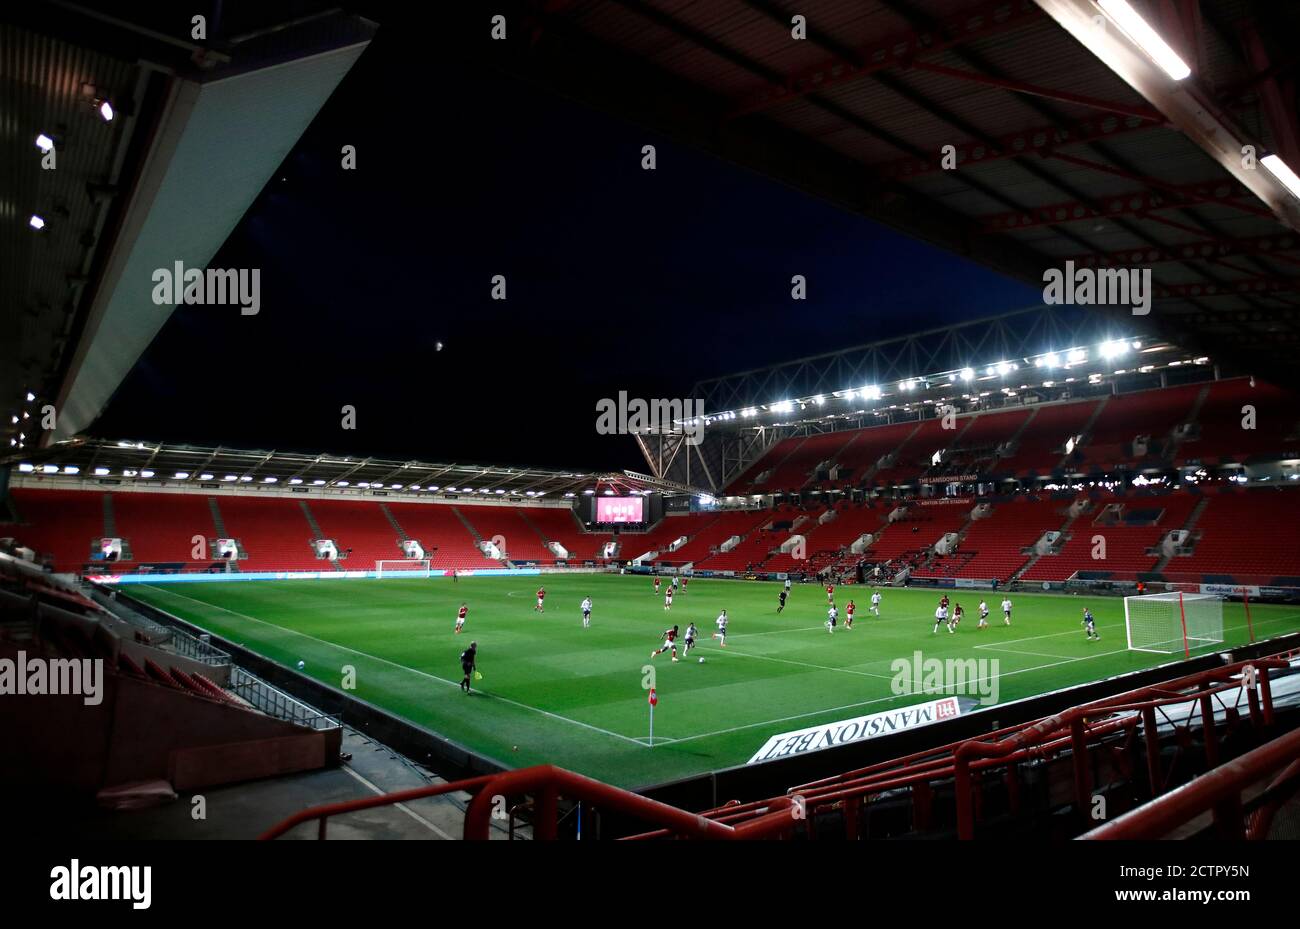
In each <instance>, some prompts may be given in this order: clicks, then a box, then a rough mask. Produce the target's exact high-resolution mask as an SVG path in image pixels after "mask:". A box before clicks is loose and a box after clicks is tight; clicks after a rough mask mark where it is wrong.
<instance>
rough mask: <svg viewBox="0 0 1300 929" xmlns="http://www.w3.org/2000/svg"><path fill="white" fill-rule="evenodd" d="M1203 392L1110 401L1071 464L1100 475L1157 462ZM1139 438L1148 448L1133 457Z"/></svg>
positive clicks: (1189, 389)
mask: <svg viewBox="0 0 1300 929" xmlns="http://www.w3.org/2000/svg"><path fill="white" fill-rule="evenodd" d="M1203 390H1205V387H1204V386H1203V385H1201V384H1190V385H1186V386H1182V387H1170V388H1167V389H1164V390H1143V391H1138V392H1136V393H1132V394H1119V395H1116V396H1112V397H1110V398H1109V399H1108V401H1107V402H1106V404H1105V405H1104V406H1103V407H1102V409H1101V413H1100V415H1098V417H1097V420H1096V422H1094V423H1093V425H1092V428H1091V429H1090V430H1089V431H1088V434H1087V437H1086V439H1085V440H1084V442H1083V446H1082V448H1081V449H1077V450H1076V451H1075V453H1074V461H1075V463H1077V464H1079V465H1081V466H1083V467H1084V468H1085V469H1087V470H1103V471H1104V470H1109V469H1113V468H1116V467H1119V466H1121V465H1125V464H1130V463H1135V462H1140V461H1143V460H1155V459H1158V457H1159V456H1160V455H1161V454H1162V453H1163V452H1165V451H1166V450H1167V449H1168V447H1169V442H1168V439H1169V437H1170V433H1172V432H1173V430H1174V428H1175V427H1176V426H1179V425H1181V424H1183V423H1186V422H1188V421H1190V419H1191V417H1192V414H1193V405H1194V404H1195V402H1196V400H1197V398H1198V397H1199V396H1200V395H1201V393H1202V391H1203ZM1139 436H1149V437H1150V439H1151V446H1150V447H1149V449H1148V450H1147V453H1146V454H1143V455H1138V454H1135V452H1134V448H1133V443H1134V440H1135V439H1137V438H1138V437H1139Z"/></svg>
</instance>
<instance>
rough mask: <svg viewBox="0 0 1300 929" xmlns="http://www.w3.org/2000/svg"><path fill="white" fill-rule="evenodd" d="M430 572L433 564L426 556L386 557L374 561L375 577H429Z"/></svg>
mask: <svg viewBox="0 0 1300 929" xmlns="http://www.w3.org/2000/svg"><path fill="white" fill-rule="evenodd" d="M432 573H433V565H432V563H431V562H430V561H429V559H428V558H386V559H383V560H382V561H376V562H375V577H384V576H388V577H392V576H394V575H402V576H408V577H409V576H411V575H414V576H416V577H429V576H430V575H431V574H432Z"/></svg>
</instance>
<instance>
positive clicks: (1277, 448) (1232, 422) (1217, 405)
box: [1177, 378, 1300, 464]
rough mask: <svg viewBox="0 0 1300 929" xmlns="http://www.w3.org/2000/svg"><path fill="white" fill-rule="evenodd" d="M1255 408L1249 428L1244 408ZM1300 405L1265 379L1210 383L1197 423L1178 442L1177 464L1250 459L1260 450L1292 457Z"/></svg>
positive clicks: (1299, 437)
mask: <svg viewBox="0 0 1300 929" xmlns="http://www.w3.org/2000/svg"><path fill="white" fill-rule="evenodd" d="M1247 406H1251V407H1253V408H1254V425H1255V428H1253V429H1246V428H1244V426H1243V420H1244V419H1245V418H1246V412H1245V408H1246V407H1247ZM1298 433H1300V410H1297V408H1296V404H1295V398H1294V397H1293V396H1291V395H1290V394H1288V393H1286V392H1285V391H1283V390H1280V389H1279V388H1276V387H1273V386H1271V385H1269V384H1263V383H1260V384H1256V385H1255V386H1254V387H1252V386H1251V382H1250V379H1249V378H1236V379H1234V380H1230V381H1219V382H1217V383H1215V384H1213V385H1211V386H1210V392H1209V395H1208V396H1207V397H1206V399H1205V403H1204V404H1203V405H1202V407H1201V411H1200V416H1199V417H1198V418H1197V423H1196V428H1195V430H1194V431H1193V433H1192V435H1190V436H1189V437H1188V438H1187V439H1186V440H1184V441H1183V443H1182V444H1181V445H1180V446H1179V448H1178V458H1177V463H1178V464H1185V463H1187V462H1188V461H1193V460H1195V461H1199V462H1202V463H1205V464H1222V463H1225V462H1233V461H1235V462H1242V461H1248V460H1250V459H1251V458H1254V457H1256V456H1259V455H1267V454H1274V455H1278V456H1280V457H1296V454H1295V451H1296V449H1298V448H1300V434H1298Z"/></svg>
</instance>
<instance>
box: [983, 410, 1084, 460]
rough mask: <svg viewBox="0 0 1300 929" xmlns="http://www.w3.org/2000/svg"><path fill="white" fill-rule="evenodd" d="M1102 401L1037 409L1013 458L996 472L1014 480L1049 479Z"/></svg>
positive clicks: (1012, 455) (1018, 441) (1018, 442)
mask: <svg viewBox="0 0 1300 929" xmlns="http://www.w3.org/2000/svg"><path fill="white" fill-rule="evenodd" d="M1100 403H1101V401H1098V400H1083V401H1067V402H1061V403H1052V404H1047V405H1045V406H1041V407H1038V408H1037V409H1036V410H1035V412H1034V416H1033V419H1031V420H1030V421H1029V423H1028V424H1027V425H1026V426H1025V429H1024V431H1023V432H1022V433H1021V434H1020V438H1019V440H1017V442H1016V445H1015V449H1014V451H1013V452H1012V453H1011V455H1010V456H1008V457H1007V458H1004V459H1003V460H1001V461H999V462H998V464H997V467H996V468H995V471H997V472H1000V473H1002V474H1010V475H1012V476H1015V477H1026V476H1032V475H1037V474H1041V475H1048V474H1051V473H1052V472H1053V471H1056V470H1057V469H1058V467H1059V466H1060V464H1061V462H1062V461H1063V460H1064V458H1065V443H1066V442H1067V441H1069V440H1070V439H1071V438H1073V437H1075V436H1077V435H1079V434H1080V433H1082V432H1083V430H1084V428H1085V426H1087V424H1088V422H1089V420H1091V419H1092V417H1093V415H1094V414H1095V413H1096V412H1097V408H1098V406H1099V404H1100Z"/></svg>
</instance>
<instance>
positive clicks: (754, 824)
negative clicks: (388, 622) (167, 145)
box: [261, 653, 1300, 840]
mask: <svg viewBox="0 0 1300 929" xmlns="http://www.w3.org/2000/svg"><path fill="white" fill-rule="evenodd" d="M1288 654H1290V653H1288ZM1247 665H1253V666H1254V667H1256V668H1258V669H1259V670H1261V671H1264V672H1265V673H1263V674H1261V675H1260V676H1259V679H1258V684H1259V689H1260V699H1259V701H1258V703H1259V704H1260V706H1258V707H1257V705H1256V700H1255V694H1254V690H1253V689H1252V690H1251V691H1250V694H1249V697H1250V709H1251V715H1252V717H1255V715H1256V713H1257V711H1258V712H1259V713H1260V714H1261V717H1262V722H1263V723H1264V725H1265V726H1267V725H1268V724H1270V723H1271V721H1272V700H1271V693H1270V690H1269V681H1268V674H1267V670H1268V669H1270V668H1284V667H1287V666H1288V662H1287V661H1286V659H1285V658H1281V657H1276V656H1274V657H1267V658H1257V659H1253V660H1250V661H1242V662H1237V663H1235V664H1232V665H1227V666H1225V667H1221V668H1214V669H1211V670H1208V671H1202V672H1199V673H1197V674H1191V675H1187V676H1185V677H1181V678H1177V679H1175V680H1172V681H1169V682H1166V683H1164V684H1161V685H1158V686H1150V687H1142V688H1138V689H1136V690H1133V691H1130V692H1128V693H1124V694H1118V695H1115V696H1111V697H1107V698H1104V699H1101V700H1096V701H1094V702H1092V703H1088V704H1084V705H1083V706H1078V707H1073V708H1071V709H1069V710H1066V711H1065V712H1063V713H1060V714H1058V715H1056V716H1050V717H1046V718H1044V719H1040V720H1037V721H1034V722H1030V723H1022V724H1019V725H1017V726H1012V727H1008V728H1004V729H999V730H997V731H996V732H992V733H986V734H985V735H983V736H980V737H978V738H975V739H969V740H966V741H964V742H958V743H952V744H951V745H948V746H944V747H942V748H937V749H928V750H925V751H922V752H917V753H915V754H913V755H909V756H907V757H906V758H903V759H894V760H892V761H888V762H882V763H879V764H875V765H871V766H869V767H866V768H861V769H858V770H857V771H851V772H846V773H845V774H841V775H839V776H838V777H833V778H825V779H822V780H819V781H814V782H812V783H810V784H806V785H803V786H802V787H799V788H794V790H793V791H792V792H791V793H790V794H787V795H783V796H780V797H775V798H772V799H769V800H764V801H756V802H750V803H744V804H734V803H733V804H729V805H726V806H722V807H719V808H716V809H713V810H709V811H706V812H704V813H690V812H687V811H685V810H681V809H678V808H676V807H672V806H669V805H667V804H665V803H660V802H658V801H655V800H651V799H649V798H647V797H643V796H641V795H639V794H635V793H632V792H630V791H626V790H622V789H620V788H618V787H613V786H610V785H609V784H604V783H601V782H600V781H596V780H593V779H591V778H588V777H584V776H583V775H581V774H575V773H574V772H572V771H568V770H565V769H564V768H558V767H554V766H552V765H538V766H536V767H532V768H522V769H520V770H517V771H506V772H502V773H500V774H494V775H484V776H481V777H476V778H469V779H466V780H461V781H453V782H450V783H447V784H439V785H434V786H429V787H419V788H415V789H413V790H406V791H401V792H398V793H393V794H385V795H380V796H375V797H367V798H364V799H360V800H348V801H343V802H341V803H333V804H326V805H323V806H318V807H313V808H311V809H308V810H303V811H302V812H300V813H297V814H295V815H293V816H291V817H289V818H288V819H286V820H285V821H284V822H282V823H279V824H278V825H276V826H273V827H272V828H271V829H269V830H267V831H266V832H265V833H264V834H263V835H262V836H261V838H262V839H274V838H277V837H279V836H281V835H283V834H284V833H285V832H287V831H288V830H290V829H292V828H294V827H295V826H298V825H300V824H301V823H304V822H309V821H311V820H317V821H318V822H319V830H318V836H319V837H320V838H324V837H325V831H326V823H327V822H328V820H329V818H330V817H331V816H337V815H340V814H343V813H350V812H354V811H357V810H364V809H371V808H374V807H378V806H387V805H389V804H394V803H402V802H405V801H408V800H419V799H422V798H425V797H434V796H438V795H440V794H446V793H453V792H457V791H464V792H466V793H470V794H472V795H473V799H472V800H471V801H470V805H469V807H468V809H467V810H466V814H465V827H464V835H465V838H467V839H486V838H487V837H488V834H489V829H490V824H491V817H492V814H493V808H494V806H496V804H495V798H497V797H511V796H520V795H524V794H527V795H531V796H533V797H534V800H535V810H536V813H537V815H536V816H535V818H534V822H533V828H534V837H535V838H538V839H553V838H555V837H556V830H557V825H558V821H559V817H558V800H559V798H560V797H561V796H564V797H567V798H568V799H571V800H577V801H580V802H582V803H586V804H591V805H594V806H596V807H599V808H600V809H604V810H610V811H614V812H618V813H623V814H625V815H627V816H631V817H635V818H637V819H640V820H643V821H645V822H647V823H648V824H651V826H652V828H651V829H650V830H649V831H648V832H643V833H641V834H639V835H635V836H631V837H630V838H633V839H642V838H654V837H683V838H706V839H723V840H727V839H752V838H771V837H776V836H785V835H788V834H790V833H791V832H793V831H794V829H795V828H796V827H797V826H798V824H799V822H800V820H802V819H805V818H806V816H807V814H808V813H809V812H810V811H811V810H813V809H815V808H818V807H821V806H827V805H832V804H835V803H845V804H854V805H856V804H857V803H859V802H860V801H861V800H862V799H863V798H864V797H869V796H870V795H873V794H877V793H880V792H882V791H886V790H893V789H898V788H903V787H909V788H912V789H913V790H914V791H916V790H920V789H924V785H925V784H927V783H928V782H931V781H933V780H935V779H937V778H946V777H951V778H953V779H954V781H955V786H956V802H957V818H958V834H959V835H960V836H961V837H963V838H968V837H970V836H971V835H973V831H974V822H973V820H974V813H973V809H972V777H971V775H972V772H974V771H978V770H982V769H985V768H989V767H995V766H999V765H1007V764H1010V763H1015V762H1019V761H1021V760H1025V759H1028V758H1032V757H1036V756H1041V755H1043V754H1045V753H1051V752H1055V751H1058V750H1062V749H1065V748H1066V747H1067V746H1068V747H1069V748H1071V749H1072V751H1073V755H1074V758H1075V765H1076V783H1075V789H1076V794H1077V796H1076V802H1077V803H1078V804H1080V808H1083V807H1086V806H1087V805H1088V804H1087V799H1088V798H1087V794H1088V792H1089V791H1090V790H1091V786H1090V776H1089V772H1088V770H1087V743H1088V740H1089V739H1095V738H1097V737H1099V736H1103V735H1108V734H1111V733H1114V732H1118V731H1123V730H1135V729H1136V724H1137V720H1138V717H1137V715H1132V716H1124V717H1118V714H1129V713H1132V714H1136V713H1137V712H1141V714H1142V723H1143V727H1144V729H1145V730H1147V738H1148V742H1150V740H1151V737H1152V732H1151V730H1152V729H1153V727H1154V713H1155V709H1156V708H1157V707H1160V706H1164V705H1167V704H1171V703H1185V702H1188V701H1191V700H1198V701H1200V703H1201V712H1202V715H1203V720H1202V721H1203V723H1204V722H1205V720H1209V719H1212V718H1213V716H1212V714H1213V709H1212V707H1211V706H1210V703H1211V698H1212V696H1213V695H1214V694H1216V693H1219V692H1221V691H1227V690H1232V689H1237V688H1239V687H1240V686H1241V682H1240V680H1239V679H1237V677H1236V676H1237V675H1239V674H1241V673H1242V671H1243V669H1244V668H1245V667H1246V666H1247ZM1193 688H1194V690H1193V691H1192V692H1191V693H1178V692H1177V691H1179V690H1188V689H1193ZM1099 717H1111V718H1109V719H1101V720H1099V721H1098V722H1094V723H1092V724H1089V723H1088V720H1089V719H1093V720H1098V719H1099ZM1117 717H1118V718H1117ZM1008 734H1010V737H1009V738H1000V737H1002V736H1006V735H1008ZM1297 737H1300V732H1297V733H1293V734H1292V735H1291V736H1288V737H1286V738H1285V739H1281V740H1278V742H1286V744H1288V745H1291V744H1292V743H1293V742H1294V740H1295V738H1297ZM990 738H997V739H998V741H995V742H990V741H988V740H989V739H990ZM1288 740H1289V741H1288ZM1213 741H1214V740H1213V739H1212V738H1210V736H1209V735H1208V734H1207V738H1206V743H1207V754H1212V755H1213V753H1214V752H1215V751H1217V745H1212V744H1211V743H1212V742H1213ZM1273 744H1274V743H1270V745H1273ZM1297 744H1300V743H1297ZM1148 751H1149V752H1150V751H1151V745H1150V744H1149V745H1148ZM1257 751H1259V750H1257ZM945 753H946V757H945ZM1254 754H1255V753H1251V755H1254ZM1297 756H1300V748H1297V749H1296V750H1295V751H1294V752H1293V754H1292V755H1291V756H1290V757H1289V758H1286V759H1284V760H1283V762H1282V763H1281V764H1277V765H1274V766H1273V767H1272V768H1268V767H1265V768H1263V771H1264V773H1267V772H1268V771H1270V770H1276V768H1278V767H1281V765H1282V764H1285V763H1286V762H1287V761H1291V760H1294V759H1295V758H1296V757H1297ZM1250 757H1251V756H1250V755H1248V756H1243V758H1241V759H1237V761H1235V762H1233V763H1231V764H1230V765H1225V766H1224V769H1221V770H1226V769H1229V768H1232V769H1233V770H1235V767H1234V766H1238V765H1240V763H1241V762H1243V761H1244V760H1245V759H1246V758H1250ZM1268 757H1269V758H1270V759H1271V758H1272V756H1271V755H1270V756H1268ZM1215 760H1216V758H1215V757H1213V756H1212V757H1211V763H1213V762H1214V761H1215ZM908 762H912V764H910V765H909V764H908ZM1153 771H1154V769H1153ZM1216 773H1219V772H1216ZM1208 776H1209V775H1207V777H1208ZM1220 776H1222V775H1220ZM1258 777H1259V775H1258V774H1257V775H1256V778H1255V779H1258ZM1202 780H1204V778H1202ZM1193 783H1194V784H1199V783H1200V781H1199V780H1198V781H1196V782H1193ZM1189 786H1191V785H1189ZM1182 789H1183V788H1180V790H1182ZM1224 790H1225V791H1229V792H1230V790H1229V789H1228V788H1224ZM805 792H806V794H807V795H805ZM1175 795H1178V791H1175V792H1174V793H1172V794H1169V795H1166V798H1167V797H1170V796H1175ZM1143 809H1145V808H1143ZM1139 812H1140V811H1139ZM1132 816H1133V814H1132V813H1130V814H1128V816H1126V817H1122V818H1121V819H1119V820H1116V821H1115V823H1111V824H1108V827H1103V828H1110V827H1115V826H1116V824H1117V823H1120V822H1124V821H1125V820H1127V819H1129V818H1130V817H1132ZM1260 819H1261V822H1263V821H1265V818H1263V817H1261V818H1260ZM1265 828H1266V827H1265ZM1097 831H1099V830H1094V832H1097ZM1090 836H1092V834H1090ZM1092 837H1098V836H1092ZM1100 837H1107V836H1100Z"/></svg>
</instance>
